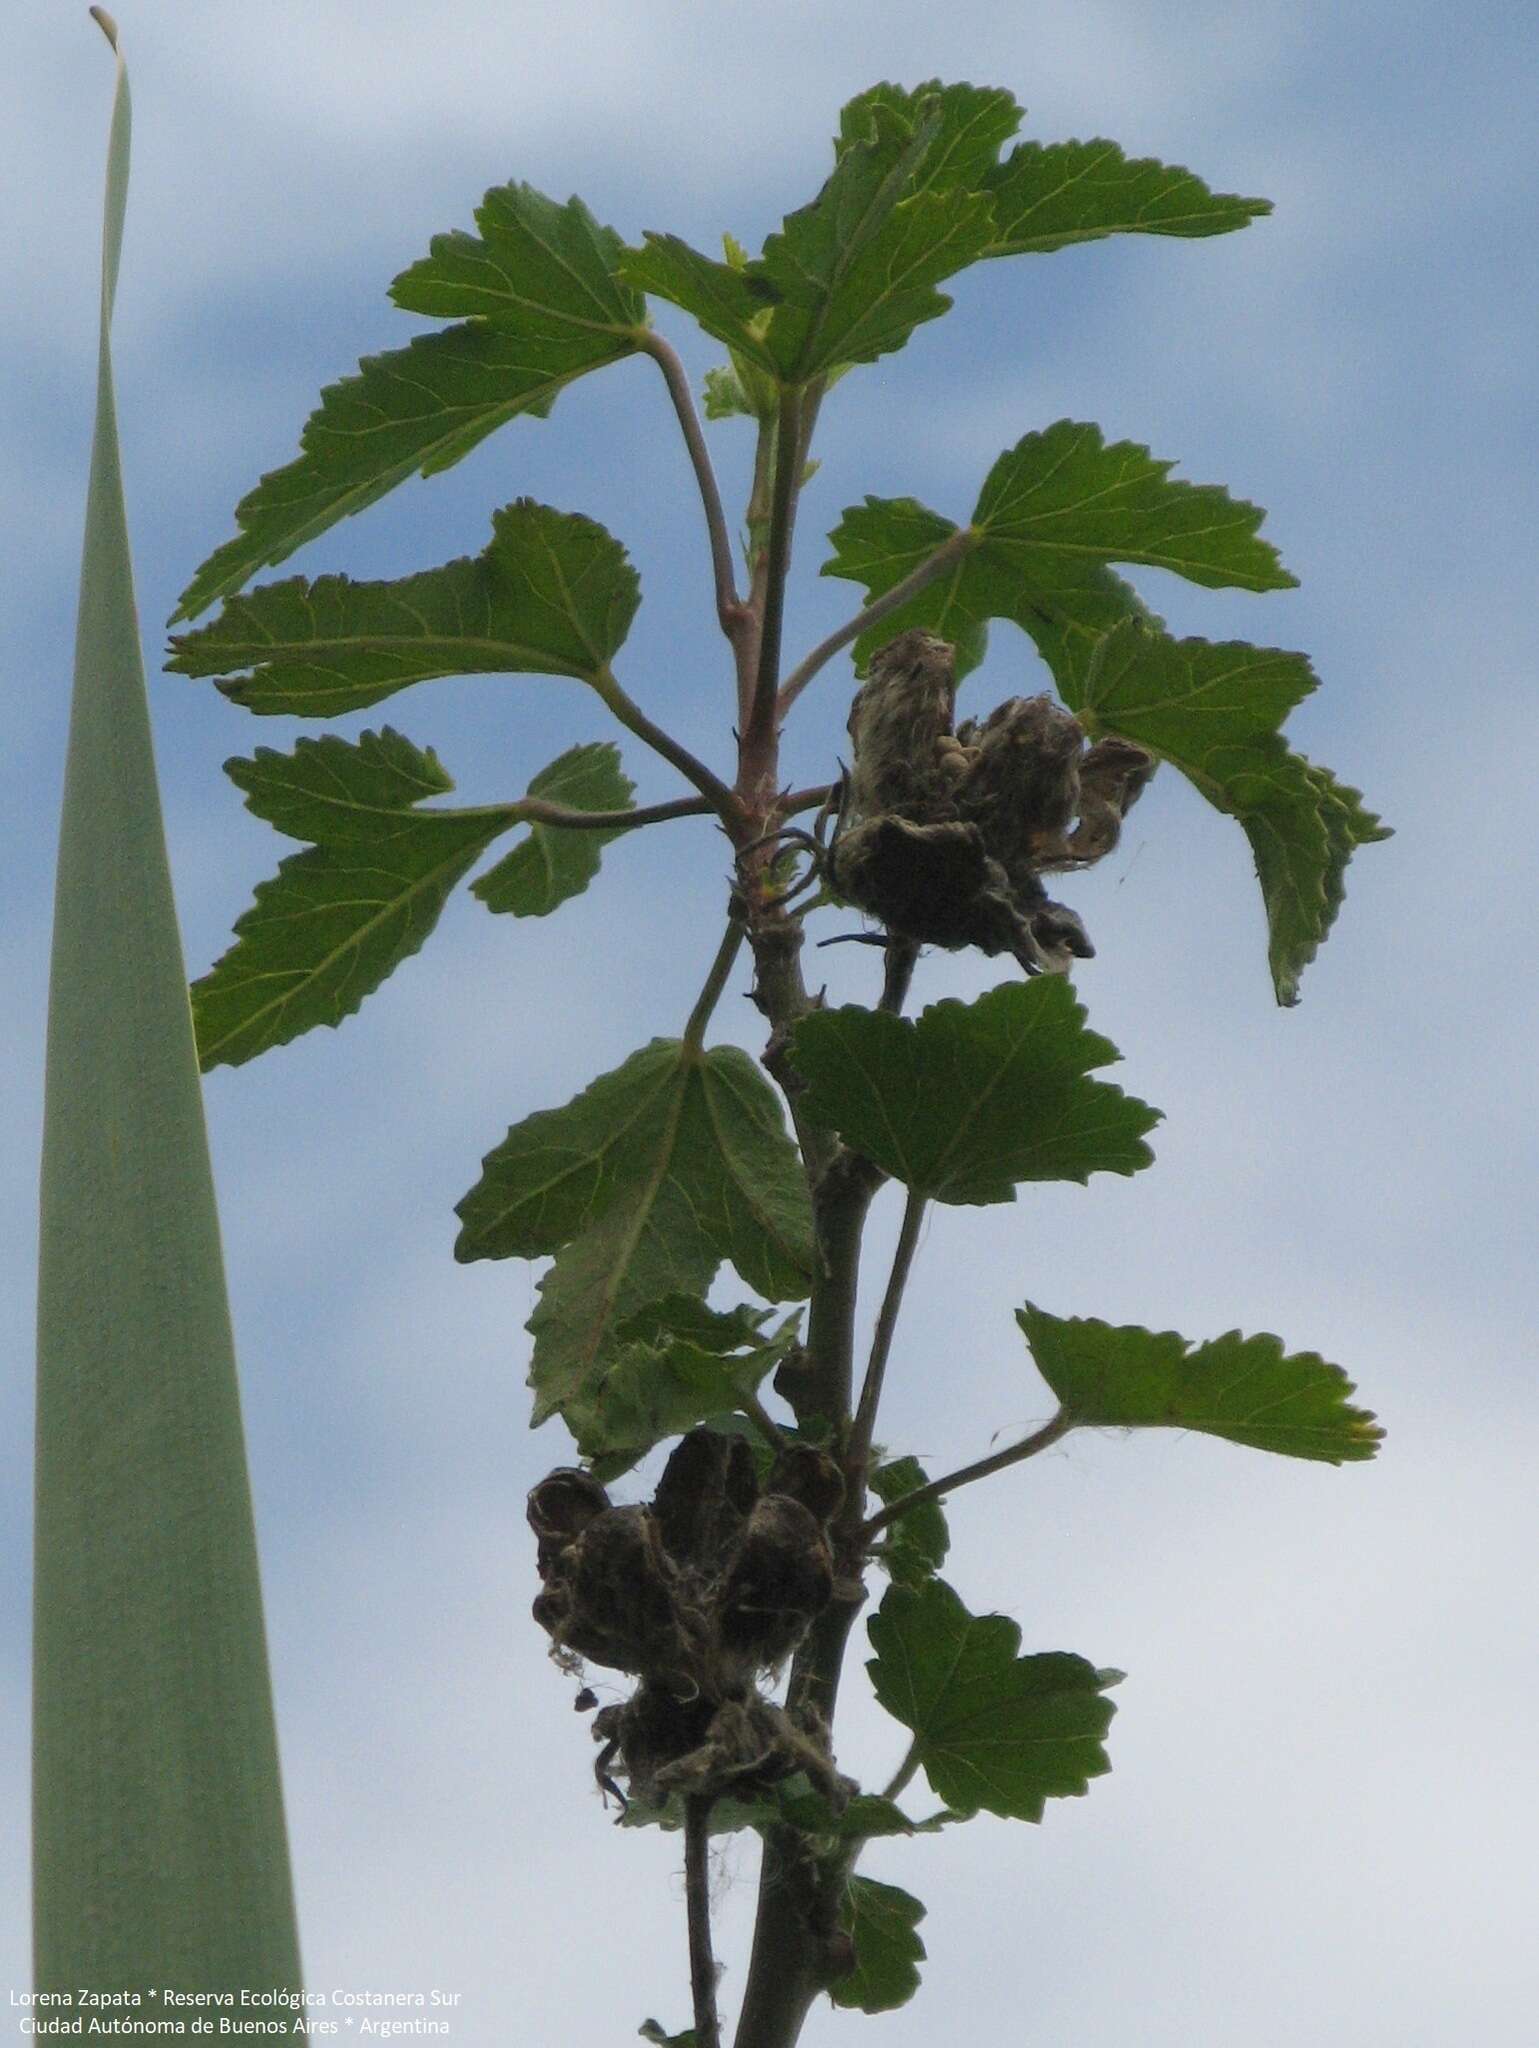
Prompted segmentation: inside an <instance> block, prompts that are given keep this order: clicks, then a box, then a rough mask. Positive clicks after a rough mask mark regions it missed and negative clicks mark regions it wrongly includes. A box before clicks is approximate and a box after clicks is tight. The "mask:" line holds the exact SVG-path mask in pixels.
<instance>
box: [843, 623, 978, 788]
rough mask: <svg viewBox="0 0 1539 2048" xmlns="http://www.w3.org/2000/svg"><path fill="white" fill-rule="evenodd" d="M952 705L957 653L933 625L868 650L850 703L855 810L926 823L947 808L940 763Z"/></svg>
mask: <svg viewBox="0 0 1539 2048" xmlns="http://www.w3.org/2000/svg"><path fill="white" fill-rule="evenodd" d="M955 707H956V656H955V653H954V651H953V649H952V648H951V647H950V646H948V644H947V643H946V642H945V641H944V640H939V639H937V638H936V636H935V635H934V634H933V633H926V632H923V631H920V630H917V629H916V630H915V631H913V632H908V633H900V634H899V635H898V637H897V639H896V640H889V641H888V643H887V645H886V646H885V647H883V648H882V649H881V650H880V651H879V652H878V653H876V654H874V655H873V656H872V657H871V671H870V674H869V675H868V676H867V678H866V681H865V682H864V684H863V685H862V686H861V688H860V689H859V691H857V693H856V696H855V701H854V703H853V704H852V705H851V707H850V725H849V731H850V739H851V741H852V742H853V744H854V749H855V758H854V766H853V767H852V769H851V771H850V789H849V799H848V812H849V815H850V816H851V817H852V818H857V819H859V818H875V817H881V816H892V817H900V818H908V819H909V820H910V821H911V822H912V823H914V824H919V825H924V824H930V823H932V822H934V821H935V820H936V819H938V818H945V817H948V816H949V815H951V809H950V801H949V790H950V778H949V777H948V776H947V775H946V774H945V773H944V771H943V770H942V769H941V767H940V765H939V764H940V758H941V755H942V753H943V752H944V751H945V749H944V745H943V743H944V742H945V741H946V740H948V739H950V738H951V737H952V732H951V723H952V718H953V715H954V712H955Z"/></svg>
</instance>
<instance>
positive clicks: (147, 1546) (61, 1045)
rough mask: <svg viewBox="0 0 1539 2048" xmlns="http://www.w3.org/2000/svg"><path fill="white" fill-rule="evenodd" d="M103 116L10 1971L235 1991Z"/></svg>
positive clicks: (260, 1717) (226, 1528) (267, 1755)
mask: <svg viewBox="0 0 1539 2048" xmlns="http://www.w3.org/2000/svg"><path fill="white" fill-rule="evenodd" d="M91 11H92V13H93V14H94V15H96V17H97V20H98V21H99V23H100V24H101V26H102V28H103V29H104V31H105V32H106V33H107V35H108V37H109V40H111V41H113V42H114V45H115V43H116V32H115V30H114V28H113V26H112V24H111V21H110V18H109V17H107V16H105V15H103V14H102V13H101V11H100V10H99V9H97V8H93V9H92V10H91ZM129 120H130V116H129V98H128V81H127V77H126V74H125V72H124V69H123V65H122V62H121V58H120V60H119V64H118V75H117V93H116V99H115V102H114V107H113V118H112V135H111V141H110V143H109V146H108V168H107V202H106V232H105V238H104V249H103V266H102V325H101V355H100V364H99V372H98V385H97V400H96V431H95V440H94V444H93V448H92V458H91V482H90V491H89V497H88V501H87V508H86V532H85V553H84V565H83V569H82V575H81V593H80V616H79V629H78V639H77V651H76V666H75V684H74V701H73V710H72V714H71V722H70V736H69V751H68V758H67V763H66V769H65V786H64V807H63V819H62V825H61V830H60V846H59V872H58V895H57V901H56V907H55V917H54V946H53V966H52V979H51V984H50V991H49V1018H48V1056H47V1059H48V1064H47V1093H46V1104H45V1110H44V1136H43V1173H42V1220H41V1252H42V1256H41V1270H40V1275H39V1301H38V1387H37V1541H36V1602H35V1608H36V1621H35V1629H36V1634H35V1651H36V1655H35V1688H34V1706H35V1721H34V1830H33V1835H34V1848H33V1859H34V1930H35V1932H34V1941H35V1951H36V1981H37V1987H38V1989H39V1990H40V1991H70V1992H71V1993H74V1992H76V1991H77V1990H78V1988H79V1987H80V1986H82V1985H87V1986H99V1987H111V1988H113V1989H115V1990H121V1991H133V1990H138V1991H139V1992H140V1993H141V1995H142V1996H145V1997H147V1996H148V1993H149V1991H150V1989H151V1988H152V1987H154V1988H155V1989H156V1990H157V1991H160V1990H163V1989H164V1987H167V1986H170V1987H175V1988H178V1989H183V1990H187V1991H203V1992H209V1991H223V1992H229V1993H231V1994H236V1995H238V1994H239V1992H240V1991H241V1990H242V1989H246V1988H250V1989H252V1990H256V1989H271V1988H272V1987H274V1986H279V1987H288V1988H293V1989H297V1988H298V1986H299V1982H300V1974H299V1944H298V1937H297V1934H296V1931H295V1925H294V1907H293V1898H292V1893H291V1888H290V1881H289V1867H288V1850H287V1846H286V1843H285V1837H284V1825H283V1806H282V1798H281V1794H280V1791H279V1782H278V1757H277V1744H276V1740H275V1736H274V1729H273V1714H272V1703H271V1696H270V1691H269V1685H268V1673H267V1653H266V1647H265V1642H264V1636H263V1627H262V1606H261V1593H260V1587H259V1584H258V1578H257V1562H256V1545H255V1540H254V1536H253V1529H252V1516H251V1499H250V1490H249V1486H248V1483H247V1477H246V1460H245V1448H244V1442H243V1438H242V1431H241V1420H240V1404H239V1397H238V1393H237V1388H236V1378H235V1356H234V1346H233V1343H232V1339H231V1334H230V1320H229V1308H228V1304H227V1299H226V1294H225V1285H224V1273H223V1267H222V1263H221V1258H220V1250H219V1225H218V1217H217V1214H216V1211H215V1206H214V1188H213V1180H212V1176H211V1174H210V1170H209V1160H208V1147H207V1140H206V1137H205V1134H204V1125H203V1104H202V1098H201V1095H200V1093H199V1088H198V1070H197V1060H196V1056H195V1054H194V1051H193V1039H192V1020H191V1016H190V1014H189V1010H188V1003H187V989H186V977H185V974H184V972H183V967H182V949H181V941H180V938H179V935H178V932H177V925H176V915H175V909H174V906H173V903H172V897H171V882H170V874H169V870H168V867H167V863H166V852H165V842H164V835H163V831H162V825H161V815H160V802H159V796H158V793H157V788H156V781H155V764H154V755H153V751H152V747H151V739H150V726H149V718H148V712H147V707H146V699H145V688H144V669H143V664H142V659H141V655H140V649H139V631H138V620H137V616H136V611H135V606H134V592H133V572H132V565H131V562H130V558H129V547H128V529H127V520H126V516H125V510H124V503H123V490H122V479H121V473H120V469H119V461H118V442H117V423H116V416H115V410H114V403H113V389H112V364H111V356H110V352H109V342H108V333H109V323H110V319H111V312H112V298H113V288H114V285H115V283H116V279H117V268H118V251H119V248H120V245H121V240H122V230H123V214H124V207H125V202H126V197H127V187H128V158H129Z"/></svg>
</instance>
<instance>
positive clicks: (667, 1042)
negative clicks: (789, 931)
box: [455, 1039, 812, 1424]
mask: <svg viewBox="0 0 1539 2048" xmlns="http://www.w3.org/2000/svg"><path fill="white" fill-rule="evenodd" d="M483 1167H484V1170H483V1172H482V1176H481V1179H480V1180H479V1181H478V1182H477V1183H476V1185H475V1187H473V1188H472V1189H471V1190H470V1192H469V1194H467V1195H466V1196H465V1197H464V1199H463V1200H462V1201H461V1202H460V1203H459V1204H458V1214H459V1216H460V1219H461V1222H462V1225H463V1228H462V1229H461V1231H460V1234H459V1239H458V1241H457V1243H456V1245H455V1256H456V1258H459V1259H461V1260H471V1259H487V1258H492V1259H498V1258H510V1257H517V1258H539V1257H542V1256H544V1255H546V1254H548V1253H555V1254H556V1255H557V1256H556V1262H555V1264H554V1266H553V1267H552V1268H551V1270H550V1272H549V1273H548V1274H547V1275H546V1277H545V1279H544V1281H543V1282H542V1284H541V1290H540V1296H541V1298H540V1305H539V1307H538V1308H537V1309H536V1310H535V1312H534V1315H533V1316H532V1317H531V1319H530V1323H529V1327H530V1329H531V1330H532V1331H533V1332H534V1335H535V1352H534V1362H533V1367H532V1371H531V1384H532V1385H533V1386H534V1388H535V1396H536V1398H535V1413H534V1420H535V1423H536V1424H538V1423H540V1422H543V1421H544V1420H545V1419H546V1417H547V1416H549V1415H551V1414H553V1413H555V1412H556V1411H557V1410H558V1409H560V1410H563V1411H567V1410H570V1411H571V1412H572V1413H574V1414H581V1413H582V1411H583V1410H584V1408H585V1407H586V1406H587V1405H588V1404H590V1403H591V1402H592V1401H593V1400H594V1398H595V1396H596V1394H597V1392H598V1391H599V1389H600V1388H601V1387H602V1384H603V1380H604V1375H605V1373H606V1372H607V1370H608V1369H609V1367H610V1366H611V1365H612V1364H613V1363H614V1360H615V1357H616V1346H617V1344H619V1343H621V1342H622V1341H623V1340H621V1338H620V1336H619V1331H620V1329H621V1328H622V1327H624V1326H625V1325H626V1324H627V1323H628V1322H629V1320H630V1319H631V1318H632V1317H634V1316H635V1315H636V1314H637V1312H638V1311H639V1310H642V1309H644V1308H645V1307H646V1306H647V1305H648V1304H649V1303H654V1302H656V1301H658V1300H659V1299H660V1298H661V1297H662V1296H664V1295H668V1294H676V1293H679V1294H691V1295H696V1296H700V1295H703V1294H704V1293H705V1291H706V1289H707V1288H708V1287H709V1285H710V1283H711V1280H712V1278H713V1277H714V1275H715V1273H716V1269H717V1267H718V1266H719V1265H720V1263H721V1261H722V1260H723V1259H728V1260H730V1261H731V1263H732V1264H733V1265H734V1266H735V1267H736V1269H737V1271H738V1273H739V1274H740V1275H741V1276H742V1278H743V1279H744V1280H745V1281H746V1282H747V1284H748V1285H749V1286H750V1287H752V1288H753V1289H754V1290H755V1291H756V1292H757V1293H759V1294H761V1295H763V1296H764V1297H765V1298H766V1299H767V1300H771V1301H788V1300H800V1299H801V1298H802V1297H803V1296H805V1294H806V1293H807V1290H808V1287H809V1285H810V1281H809V1273H810V1270H811V1261H812V1246H811V1219H810V1214H809V1210H808V1205H807V1195H806V1187H805V1183H804V1181H803V1178H802V1174H801V1169H800V1166H799V1163H798V1160H797V1155H796V1152H795V1149H794V1147H793V1146H792V1144H791V1142H790V1140H789V1139H788V1138H787V1136H786V1133H785V1127H784V1123H783V1121H782V1118H781V1113H780V1107H779V1103H778V1101H777V1099H776V1097H775V1095H774V1093H773V1091H772V1090H771V1088H770V1085H769V1083H768V1082H767V1081H766V1080H765V1079H764V1077H763V1076H762V1074H761V1073H760V1072H759V1070H758V1068H757V1067H756V1066H755V1064H754V1062H753V1061H752V1060H751V1059H749V1057H748V1055H747V1054H746V1053H743V1052H740V1051H739V1050H738V1049H737V1048H736V1047H735V1046H716V1047H713V1048H712V1049H711V1050H710V1051H700V1050H697V1049H695V1048H692V1047H691V1046H689V1045H688V1044H686V1043H684V1042H683V1041H681V1040H678V1039H654V1040H653V1042H652V1043H651V1044H650V1045H648V1046H644V1047H643V1048H642V1050H641V1051H640V1052H636V1053H633V1054H632V1055H631V1057H630V1058H629V1059H628V1060H626V1061H625V1062H624V1064H623V1065H622V1066H619V1067H617V1068H615V1069H614V1071H613V1072H611V1073H608V1074H603V1075H601V1076H600V1077H599V1079H598V1080H596V1081H594V1082H593V1083H591V1085H590V1086H589V1087H587V1088H585V1089H584V1090H583V1092H582V1093H581V1094H580V1095H578V1096H577V1097H576V1098H575V1099H574V1100H573V1101H571V1102H569V1103H568V1104H567V1105H566V1106H565V1108H563V1109H556V1110H541V1111H539V1112H538V1113H537V1114H536V1115H534V1116H531V1117H527V1118H525V1120H524V1121H523V1122H522V1123H520V1124H516V1125H514V1127H513V1128H512V1129H511V1130H510V1131H509V1132H508V1135H507V1137H506V1138H505V1139H504V1141H503V1142H502V1144H501V1145H499V1146H498V1147H497V1148H496V1149H495V1150H494V1151H492V1152H490V1153H488V1154H487V1156H486V1159H485V1161H484V1162H483Z"/></svg>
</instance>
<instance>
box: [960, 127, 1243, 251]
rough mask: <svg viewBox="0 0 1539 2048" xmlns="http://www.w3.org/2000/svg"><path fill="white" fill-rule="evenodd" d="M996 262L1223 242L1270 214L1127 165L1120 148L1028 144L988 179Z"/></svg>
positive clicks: (1156, 166)
mask: <svg viewBox="0 0 1539 2048" xmlns="http://www.w3.org/2000/svg"><path fill="white" fill-rule="evenodd" d="M988 186H989V190H990V192H991V193H992V195H993V200H994V217H995V222H996V226H995V230H994V234H995V240H994V245H993V247H991V248H990V250H989V252H988V253H989V254H990V255H991V256H1016V255H1020V254H1021V253H1023V252H1029V251H1038V252H1040V251H1047V250H1051V249H1063V248H1067V246H1068V245H1069V243H1071V242H1093V241H1096V240H1098V239H1099V238H1100V237H1101V236H1102V235H1116V234H1139V235H1223V234H1228V233H1229V232H1230V230H1231V229H1234V228H1243V227H1249V225H1250V223H1251V222H1252V221H1253V220H1255V219H1256V218H1257V216H1258V215H1260V214H1267V213H1270V212H1271V211H1272V202H1271V200H1269V199H1241V198H1240V197H1239V196H1238V195H1237V194H1235V193H1233V192H1211V191H1209V189H1208V187H1207V186H1206V185H1205V184H1204V183H1203V182H1202V180H1201V179H1200V178H1196V177H1193V175H1192V173H1191V172H1190V171H1188V170H1185V169H1183V168H1182V166H1181V165H1180V164H1162V163H1156V162H1155V161H1154V159H1153V158H1152V157H1134V158H1129V157H1126V156H1124V155H1123V153H1122V151H1121V150H1120V149H1119V148H1118V147H1117V145H1116V143H1115V142H1107V141H1106V140H1104V138H1101V137H1097V138H1096V139H1095V140H1094V141H1091V142H1053V143H1041V142H1023V143H1020V144H1019V145H1018V146H1017V147H1016V148H1015V149H1014V150H1013V151H1012V152H1011V155H1010V157H1009V158H1008V160H1007V161H1006V162H1005V163H1003V164H1001V165H1000V166H999V168H998V169H997V170H996V171H994V172H993V173H992V175H991V176H990V177H989V179H988Z"/></svg>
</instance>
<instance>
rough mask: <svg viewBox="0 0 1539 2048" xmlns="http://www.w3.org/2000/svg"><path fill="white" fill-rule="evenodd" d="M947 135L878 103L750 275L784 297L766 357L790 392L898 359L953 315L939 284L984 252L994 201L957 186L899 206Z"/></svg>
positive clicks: (928, 115) (936, 124)
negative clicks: (914, 339) (835, 373)
mask: <svg viewBox="0 0 1539 2048" xmlns="http://www.w3.org/2000/svg"><path fill="white" fill-rule="evenodd" d="M940 130H941V120H940V116H939V114H938V113H937V112H930V111H926V112H925V113H924V115H923V117H922V118H921V121H920V123H919V125H918V126H917V127H916V126H915V125H913V124H912V123H911V122H910V121H909V120H908V119H907V117H906V116H905V115H904V114H902V113H900V112H899V111H898V110H897V109H896V108H895V107H893V106H891V105H889V104H887V103H885V102H881V101H874V102H873V103H872V105H871V108H870V125H869V129H868V132H867V134H866V135H865V136H864V137H863V138H862V139H860V140H858V141H857V140H851V139H847V140H846V143H845V146H844V148H843V150H842V152H841V153H840V155H839V159H838V162H837V163H836V165H835V168H834V172H833V175H832V177H830V179H829V180H828V182H827V184H826V185H825V186H824V187H823V189H822V191H821V192H820V193H819V194H818V196H817V198H816V199H815V200H813V202H812V204H811V205H810V206H804V207H803V208H801V210H800V211H799V212H797V213H793V214H790V215H788V216H787V218H786V220H785V222H784V224H783V226H782V228H781V231H780V233H779V234H776V235H771V236H770V237H769V239H768V241H767V242H766V243H765V245H764V254H763V256H762V257H761V258H760V259H759V261H758V262H757V263H755V264H752V265H750V266H749V270H748V272H747V276H748V278H749V279H750V280H753V279H758V280H761V281H762V282H763V283H765V284H767V285H768V286H769V287H771V288H772V289H773V290H774V292H775V293H776V295H777V296H778V303H777V304H776V306H775V310H774V311H773V313H772V314H771V315H770V319H769V322H768V325H767V326H766V328H765V331H764V349H765V351H766V352H767V354H768V356H769V358H770V359H771V361H772V363H773V364H774V366H775V367H776V368H778V370H779V371H780V374H781V375H782V377H784V378H785V380H786V381H787V382H788V383H793V384H796V383H804V382H806V381H807V380H808V379H810V378H813V377H816V376H818V375H820V374H822V373H824V372H826V371H828V370H831V369H833V368H834V367H835V366H836V365H837V364H842V363H866V362H873V361H874V360H875V359H876V357H877V356H879V355H884V354H887V353H888V352H890V351H891V350H893V349H897V348H901V347H902V346H903V344H904V343H905V342H906V341H907V340H908V338H909V336H910V334H912V333H913V331H914V328H915V327H916V326H918V324H919V323H920V322H921V321H923V320H933V319H935V318H936V316H937V315H938V314H941V313H944V312H945V311H946V310H947V308H948V307H949V306H950V304H951V301H950V300H949V299H947V298H945V297H943V296H942V295H941V294H940V293H939V292H938V291H936V290H935V286H936V285H937V284H938V283H939V281H940V280H941V279H942V278H945V277H949V276H951V275H952V273H953V272H955V271H958V270H961V269H964V268H965V267H966V266H967V265H968V264H969V263H972V262H975V261H976V260H977V258H978V257H979V256H980V255H981V254H982V252H983V250H984V248H985V247H986V246H987V244H988V241H989V238H990V236H991V234H992V232H993V211H992V208H991V206H990V204H989V202H988V200H987V199H985V198H983V197H981V196H980V195H978V194H975V193H970V192H967V191H964V190H962V189H961V188H960V187H959V186H951V187H950V188H949V189H937V190H919V191H916V192H915V194H914V196H913V197H912V198H905V197H904V194H905V192H906V191H907V190H908V188H909V186H910V183H911V181H912V180H913V178H914V177H915V174H916V172H917V171H918V170H919V167H920V166H921V164H922V163H923V161H924V160H925V157H926V153H927V151H928V150H929V148H930V146H931V144H932V143H933V142H934V141H935V140H936V139H937V138H938V136H939V134H940Z"/></svg>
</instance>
